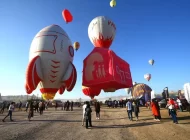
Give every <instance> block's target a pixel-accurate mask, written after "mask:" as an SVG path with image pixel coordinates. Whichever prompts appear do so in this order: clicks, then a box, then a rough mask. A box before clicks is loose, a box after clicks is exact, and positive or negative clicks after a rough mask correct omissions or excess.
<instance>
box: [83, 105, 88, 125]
mask: <svg viewBox="0 0 190 140" xmlns="http://www.w3.org/2000/svg"><path fill="white" fill-rule="evenodd" d="M86 106H87V102H84V105H83V106H82V110H83V112H82V126H83V125H84V120H85V116H84V115H85V109H86Z"/></svg>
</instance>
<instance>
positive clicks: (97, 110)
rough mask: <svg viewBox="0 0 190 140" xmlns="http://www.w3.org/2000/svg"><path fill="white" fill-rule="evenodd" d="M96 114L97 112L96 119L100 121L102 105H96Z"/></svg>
mask: <svg viewBox="0 0 190 140" xmlns="http://www.w3.org/2000/svg"><path fill="white" fill-rule="evenodd" d="M95 112H96V119H100V103H99V102H96V103H95Z"/></svg>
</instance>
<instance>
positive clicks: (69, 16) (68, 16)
mask: <svg viewBox="0 0 190 140" xmlns="http://www.w3.org/2000/svg"><path fill="white" fill-rule="evenodd" d="M62 16H63V19H64V20H65V22H66V23H68V22H72V21H73V16H72V14H71V13H70V11H69V10H67V9H65V10H63V11H62Z"/></svg>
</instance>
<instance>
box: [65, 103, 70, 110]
mask: <svg viewBox="0 0 190 140" xmlns="http://www.w3.org/2000/svg"><path fill="white" fill-rule="evenodd" d="M69 107H70V102H69V101H67V109H66V111H69Z"/></svg>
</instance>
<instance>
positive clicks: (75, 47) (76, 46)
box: [73, 42, 80, 51]
mask: <svg viewBox="0 0 190 140" xmlns="http://www.w3.org/2000/svg"><path fill="white" fill-rule="evenodd" d="M73 47H74V49H75V50H76V51H77V50H78V49H79V48H80V43H79V42H74V44H73Z"/></svg>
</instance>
